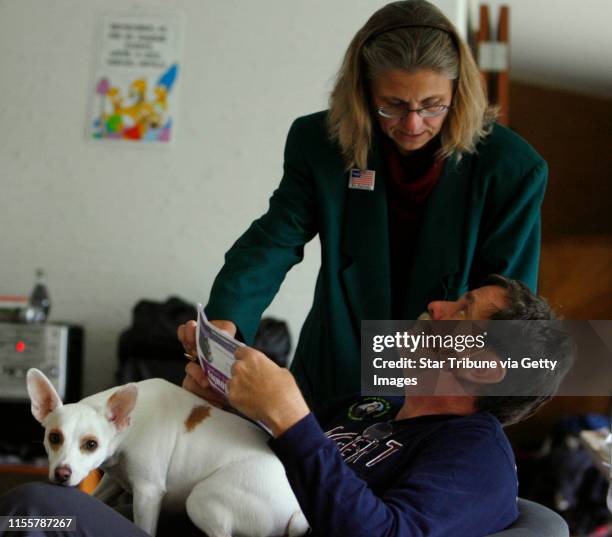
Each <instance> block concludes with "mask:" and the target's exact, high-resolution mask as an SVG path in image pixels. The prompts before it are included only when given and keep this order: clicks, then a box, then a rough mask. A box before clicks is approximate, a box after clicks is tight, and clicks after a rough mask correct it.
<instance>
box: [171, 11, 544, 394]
mask: <svg viewBox="0 0 612 537" xmlns="http://www.w3.org/2000/svg"><path fill="white" fill-rule="evenodd" d="M493 120H494V113H493V111H492V110H491V109H490V108H489V107H488V105H487V101H486V95H485V93H484V90H483V88H482V85H481V80H480V75H479V72H478V68H477V66H476V64H475V62H474V60H473V58H472V56H471V53H470V51H469V49H468V47H467V45H466V44H465V43H464V42H463V41H462V40H461V38H460V37H459V35H458V33H457V31H456V29H455V28H454V27H453V26H452V24H451V23H450V22H449V21H448V19H447V18H446V17H445V16H444V15H443V14H442V13H441V12H440V11H439V10H438V9H437V8H435V7H434V6H432V5H431V4H429V3H428V2H425V1H424V0H407V1H401V2H394V3H391V4H388V5H386V6H385V7H383V8H382V9H380V10H379V11H377V12H376V13H374V15H373V16H372V17H371V18H370V19H369V20H368V21H367V23H366V24H365V26H364V27H363V28H362V29H361V30H359V32H358V33H357V35H356V36H355V37H354V39H353V41H352V42H351V44H350V46H349V48H348V51H347V53H346V56H345V58H344V62H343V64H342V67H341V69H340V72H339V74H338V77H337V80H336V84H335V87H334V89H333V91H332V94H331V98H330V107H329V110H328V111H325V112H319V113H316V114H313V115H310V116H306V117H302V118H299V119H297V120H296V121H295V122H294V124H293V125H292V127H291V129H290V131H289V135H288V138H287V144H286V148H285V164H284V175H283V178H282V180H281V183H280V186H279V187H278V189H277V190H276V191H275V192H274V194H273V195H272V198H271V200H270V207H269V210H268V212H267V213H266V214H264V215H263V216H262V217H261V218H259V219H258V220H256V221H255V222H253V224H252V225H251V226H250V227H249V229H248V230H247V231H246V232H245V233H244V234H243V235H242V236H241V237H240V238H239V239H238V240H237V242H236V243H235V244H234V245H233V246H232V248H231V249H230V250H229V252H227V254H226V258H225V265H224V266H223V268H222V269H221V271H220V273H219V274H218V276H217V278H216V280H215V282H214V284H213V288H212V291H211V295H210V300H209V303H208V305H207V306H206V312H207V315H208V317H209V319H216V320H217V321H216V323H217V324H218V326H220V327H221V328H224V329H226V330H227V331H228V332H230V333H232V334H236V333H237V332H239V335H240V336H241V337H242V338H243V339H244V340H245V342H247V343H248V344H250V343H251V341H252V339H253V335H254V333H255V330H256V328H257V324H258V322H259V319H260V316H261V313H262V312H263V311H264V309H265V308H266V307H267V306H268V304H269V303H270V302H271V301H272V299H273V297H274V295H275V294H276V292H277V291H278V289H279V286H280V284H281V282H282V281H283V278H284V277H285V274H286V272H287V271H288V270H289V269H290V268H291V267H292V266H293V265H294V264H296V263H298V262H299V261H301V259H302V256H303V247H304V244H305V243H306V242H308V241H309V240H311V239H312V238H313V237H314V236H315V235H317V234H318V235H319V239H320V241H321V269H320V271H319V276H318V279H317V283H316V287H315V294H314V302H313V305H312V309H311V310H310V313H309V314H308V316H307V318H306V321H305V323H304V326H303V328H302V332H301V335H300V339H299V342H298V345H297V349H296V351H295V357H294V361H293V364H292V371H293V373H294V374H295V376H296V378H297V379H298V382H299V384H300V387H301V389H302V391H303V393H304V395H305V397H306V399H307V400H308V401H309V402H311V403H320V402H323V401H325V400H328V399H329V398H331V397H334V396H339V395H342V394H346V393H353V392H355V391H358V389H359V385H360V355H359V348H360V323H361V321H362V320H364V319H391V318H401V319H411V318H412V319H414V318H416V317H417V316H418V315H419V314H420V313H421V312H423V311H424V310H425V309H426V305H427V304H428V303H429V302H430V301H432V300H436V299H442V300H456V299H457V298H458V297H459V296H461V295H462V294H463V293H464V292H465V291H466V290H467V289H469V288H474V287H477V286H478V285H479V283H480V282H481V281H482V280H483V279H484V278H485V277H486V276H487V275H488V274H491V273H498V274H502V275H505V276H508V277H511V278H514V279H518V280H521V281H523V282H525V283H526V284H527V285H528V286H529V287H530V288H532V289H535V286H536V279H537V269H538V258H539V248H540V205H541V202H542V198H543V196H544V190H545V185H546V176H547V167H546V163H545V162H544V161H543V160H542V158H541V157H540V156H539V155H538V154H537V153H536V152H535V151H534V150H533V149H532V148H531V147H530V146H529V145H528V144H527V143H526V142H525V141H524V140H522V139H521V138H520V137H518V136H517V135H516V134H514V133H513V132H511V131H510V130H508V129H505V128H503V127H501V126H499V125H497V124H495V123H494V121H493ZM179 339H180V340H181V341H182V343H183V345H184V346H185V348H186V350H187V351H188V352H191V353H193V349H194V348H195V335H194V323H193V322H192V323H189V324H187V325H183V326H182V327H180V329H179ZM187 372H188V375H187V377H186V379H185V382H184V386H185V387H186V388H187V389H190V390H192V391H196V392H198V393H201V394H206V393H210V392H208V391H207V390H206V388H207V384H206V381H205V380H204V379H202V376H201V374H200V372H199V371H198V368H197V367H192V368H190V367H188V368H187Z"/></svg>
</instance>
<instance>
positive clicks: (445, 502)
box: [0, 276, 571, 537]
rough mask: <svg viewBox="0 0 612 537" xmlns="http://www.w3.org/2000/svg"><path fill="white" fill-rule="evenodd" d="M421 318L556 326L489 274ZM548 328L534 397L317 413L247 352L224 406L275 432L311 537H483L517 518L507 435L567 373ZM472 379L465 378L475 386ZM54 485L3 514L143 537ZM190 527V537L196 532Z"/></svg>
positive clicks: (200, 386) (287, 381)
mask: <svg viewBox="0 0 612 537" xmlns="http://www.w3.org/2000/svg"><path fill="white" fill-rule="evenodd" d="M428 316H429V317H430V318H431V319H433V320H485V319H499V320H507V319H520V320H553V319H554V318H555V316H554V313H553V312H552V311H551V309H550V307H549V306H548V305H547V303H546V302H545V301H544V300H543V299H542V298H540V297H537V296H535V295H534V294H533V293H531V291H530V290H529V289H528V288H527V287H526V286H525V285H523V284H522V283H520V282H518V281H515V280H510V279H508V278H504V277H501V276H491V277H489V278H488V279H487V281H486V282H485V284H484V285H483V286H482V287H480V288H478V289H473V290H472V291H470V293H468V294H467V295H466V296H463V297H461V298H460V299H459V300H457V301H454V302H444V301H437V302H432V303H430V304H429V307H428ZM545 324H546V323H531V325H530V326H532V330H533V334H530V336H532V337H531V338H530V339H532V340H533V341H537V349H534V350H535V352H534V354H536V355H543V356H551V357H554V359H555V360H557V362H558V365H557V366H556V367H555V369H554V371H551V370H549V369H535V370H533V371H532V372H530V374H531V375H532V376H533V375H539V376H541V379H540V387H541V389H540V391H539V393H538V395H534V396H486V395H482V394H481V393H480V392H478V393H477V394H476V395H469V394H465V395H453V396H448V395H442V396H432V395H413V396H410V397H405V398H397V397H396V398H384V397H375V398H374V397H361V396H355V397H351V398H348V399H345V400H343V401H339V402H335V403H334V404H333V405H330V406H329V407H327V408H325V409H323V410H322V411H320V412H316V413H313V412H311V410H310V409H309V408H308V406H307V404H306V403H305V401H304V399H303V397H302V395H301V393H300V390H299V388H298V386H297V384H296V382H295V380H294V378H293V376H292V375H291V373H290V372H289V371H288V370H287V369H284V368H281V367H279V366H277V365H276V364H275V363H274V362H272V361H271V360H269V359H268V358H267V357H266V356H265V355H263V354H262V353H260V352H258V351H256V350H254V349H252V348H249V347H244V348H241V349H239V350H238V351H237V353H236V358H237V362H236V364H235V365H234V369H233V371H232V374H233V376H232V379H231V380H230V384H229V390H230V403H231V404H232V405H233V406H234V407H235V408H237V409H238V410H240V411H241V412H242V413H244V414H245V415H247V416H249V417H250V418H252V419H254V420H258V421H262V422H263V423H265V424H266V425H267V426H268V427H269V428H270V429H271V431H272V433H273V438H271V439H270V441H269V443H270V446H271V448H272V449H273V450H274V452H275V453H276V454H277V456H278V457H279V459H280V460H281V462H282V463H283V465H284V467H285V470H286V473H287V476H288V478H289V482H290V484H291V487H292V488H293V491H294V493H295V495H296V497H297V499H298V501H299V503H300V506H301V508H302V510H303V512H304V514H305V515H306V518H307V520H308V522H309V524H310V526H311V530H312V535H317V536H326V537H328V536H348V537H373V536H377V537H379V536H380V537H383V536H384V537H391V536H402V537H413V536H414V537H425V536H427V537H434V536H452V537H458V536H461V537H478V536H486V535H490V534H492V533H495V532H497V531H501V530H503V529H505V528H507V527H508V526H510V525H511V524H512V523H513V522H514V521H515V520H516V519H517V517H518V510H517V495H518V483H517V475H516V466H515V461H514V455H513V453H512V448H511V446H510V443H509V441H508V439H507V437H506V435H505V433H504V431H503V426H505V425H508V424H511V423H516V422H518V421H520V420H522V419H524V418H526V417H528V416H530V415H532V414H533V413H534V412H536V411H537V409H539V408H540V407H541V405H543V404H544V403H545V402H546V401H547V400H549V399H550V398H551V397H552V396H553V394H554V393H555V391H556V389H557V388H558V386H559V384H560V382H561V379H562V377H563V375H564V374H565V372H566V371H567V370H568V368H569V367H570V362H571V352H570V343H569V341H568V340H567V339H566V338H565V337H564V336H563V335H562V334H561V333H559V332H558V331H555V330H550V329H548V328H547V327H546V326H545ZM187 373H188V375H189V377H190V379H191V382H186V383H185V384H184V386H185V387H186V388H187V389H189V390H191V391H193V392H194V393H198V394H209V393H210V392H209V386H208V383H207V381H206V379H205V378H204V376H203V373H202V370H201V368H200V366H199V365H198V364H197V363H190V364H188V366H187ZM511 373H512V372H511V371H507V374H506V375H502V377H503V378H500V379H499V381H500V382H504V381H505V380H506V379H508V378H509V377H510V376H511ZM462 374H465V370H463V373H462ZM453 377H454V375H453V374H451V373H449V374H447V375H446V376H445V381H444V382H445V383H446V384H447V386H450V384H452V383H453V382H456V388H457V390H458V391H456V392H452V393H461V392H460V391H459V389H460V387H461V386H462V379H461V378H458V377H457V378H453ZM478 378H479V375H475V376H474V377H473V378H471V385H474V383H477V382H478ZM489 382H491V379H490V378H489V379H487V378H483V379H482V387H483V389H482V393H484V392H485V390H486V388H487V386H488V383H489ZM445 393H448V392H445ZM466 393H467V392H466ZM315 416H316V417H315ZM49 486H51V485H38V486H36V485H28V486H25V487H19V488H17V489H13V490H12V491H10V492H9V493H7V494H6V495H5V496H4V497H1V498H0V514H8V513H11V514H20V515H27V514H37V515H39V516H40V515H41V514H43V513H45V512H49V513H51V512H53V513H57V512H62V513H65V514H71V515H76V516H77V518H78V521H79V524H78V525H77V532H76V535H106V534H108V530H109V528H111V527H112V528H116V529H117V531H120V532H121V535H143V533H142V532H141V530H139V529H138V528H137V527H136V526H133V525H132V524H131V523H130V522H128V521H127V520H126V519H124V518H123V517H122V516H121V515H119V514H118V513H116V512H115V511H113V510H112V509H109V508H107V507H106V506H104V505H102V504H100V502H98V501H97V500H95V499H94V498H92V497H89V496H86V495H84V494H82V493H81V492H80V491H78V490H75V489H65V488H60V487H57V489H58V492H59V491H61V493H58V494H52V495H50V494H49V493H48V487H49ZM42 488H44V489H45V491H46V492H43V491H42V490H41V489H42ZM58 509H59V511H58ZM192 529H193V535H201V533H198V531H197V529H196V528H195V527H193V528H192ZM181 533H182V535H186V534H187V533H185V532H183V531H182V532H181ZM20 535H23V533H20ZM71 535H75V534H71Z"/></svg>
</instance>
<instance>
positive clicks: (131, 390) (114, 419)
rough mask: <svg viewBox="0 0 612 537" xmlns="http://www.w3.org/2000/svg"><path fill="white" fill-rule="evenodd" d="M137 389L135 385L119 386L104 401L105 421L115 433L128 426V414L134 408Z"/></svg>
mask: <svg viewBox="0 0 612 537" xmlns="http://www.w3.org/2000/svg"><path fill="white" fill-rule="evenodd" d="M137 398H138V388H137V387H136V384H134V383H131V384H126V385H125V386H121V388H119V389H118V390H117V391H116V392H115V393H113V395H111V396H110V397H109V398H108V401H106V419H107V420H108V421H110V422H111V423H112V424H113V425H114V426H115V428H116V429H117V431H122V430H123V429H125V428H126V427H127V426H128V425H129V424H130V414H131V413H132V410H134V407H135V406H136V399H137Z"/></svg>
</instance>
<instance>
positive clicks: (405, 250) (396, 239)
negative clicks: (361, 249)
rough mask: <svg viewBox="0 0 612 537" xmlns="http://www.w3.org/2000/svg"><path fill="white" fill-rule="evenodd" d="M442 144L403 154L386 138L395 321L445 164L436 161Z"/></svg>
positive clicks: (392, 295)
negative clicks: (426, 210)
mask: <svg viewBox="0 0 612 537" xmlns="http://www.w3.org/2000/svg"><path fill="white" fill-rule="evenodd" d="M438 149H440V142H439V140H438V138H435V139H434V140H432V141H431V142H429V143H428V144H427V145H426V146H425V147H424V148H422V149H419V150H417V151H414V152H412V153H410V154H408V155H402V154H401V153H400V152H399V151H398V149H397V146H396V145H395V143H394V142H393V141H392V140H391V139H389V138H387V137H384V141H383V152H384V155H385V162H386V164H387V170H388V172H389V174H388V177H389V181H388V182H387V205H388V208H389V211H388V213H389V251H390V256H391V259H390V265H391V308H392V311H391V313H392V316H393V318H394V319H401V318H402V308H403V304H404V299H405V297H406V293H407V287H406V286H407V283H408V276H409V274H410V271H411V269H412V264H413V261H414V253H415V248H416V241H417V238H418V235H419V229H420V224H421V220H422V216H423V211H424V208H425V204H426V201H427V199H428V197H429V195H430V194H431V192H432V191H433V189H434V187H435V186H436V184H437V182H438V179H439V177H440V173H441V171H442V166H443V163H444V161H443V160H441V159H439V158H436V151H438Z"/></svg>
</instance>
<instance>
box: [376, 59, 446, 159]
mask: <svg viewBox="0 0 612 537" xmlns="http://www.w3.org/2000/svg"><path fill="white" fill-rule="evenodd" d="M370 92H371V94H372V105H373V106H374V108H378V107H380V106H383V107H393V108H395V107H400V108H403V109H405V108H409V109H410V110H416V109H419V108H425V107H427V106H433V105H437V104H443V105H447V106H449V105H450V104H451V100H452V96H453V84H452V82H451V81H450V80H449V79H448V78H447V77H446V76H444V75H442V74H440V73H436V72H435V71H431V70H429V69H421V70H419V71H415V72H408V71H404V70H402V69H392V70H390V71H387V72H385V73H384V74H383V75H382V76H380V77H378V78H376V79H375V80H373V81H372V83H371V85H370ZM447 116H448V112H444V113H443V114H441V115H439V116H437V117H430V118H422V117H420V116H419V114H417V113H416V112H408V113H407V114H406V115H405V117H403V118H397V119H386V118H384V117H380V116H379V115H378V114H376V118H377V120H378V123H379V125H380V127H381V129H382V130H383V132H384V133H385V134H386V135H387V136H388V137H389V138H391V140H393V141H394V142H395V145H396V146H397V148H398V150H399V152H400V153H402V154H404V155H407V154H409V153H410V152H412V151H415V150H417V149H421V148H422V147H423V146H425V144H427V143H428V142H429V141H430V140H431V139H433V138H434V137H435V136H436V135H437V134H438V133H439V132H440V130H441V129H442V125H443V124H444V121H445V119H446V117H447Z"/></svg>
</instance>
